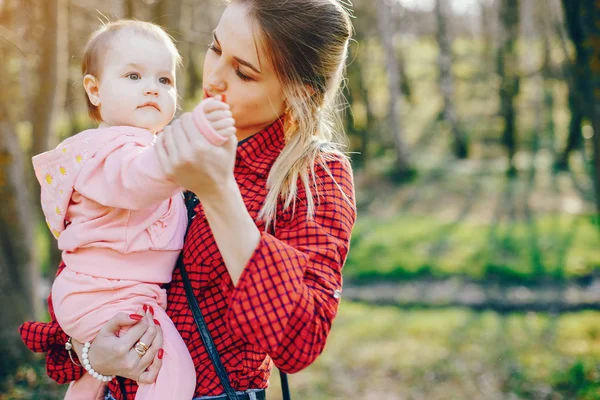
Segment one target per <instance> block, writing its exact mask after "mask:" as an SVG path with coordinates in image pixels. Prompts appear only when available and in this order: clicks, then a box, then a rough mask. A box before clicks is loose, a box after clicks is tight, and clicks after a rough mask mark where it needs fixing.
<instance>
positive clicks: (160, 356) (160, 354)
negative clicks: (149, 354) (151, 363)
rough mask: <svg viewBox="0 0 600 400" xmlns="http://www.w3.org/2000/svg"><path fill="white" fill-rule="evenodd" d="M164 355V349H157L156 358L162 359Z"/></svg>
mask: <svg viewBox="0 0 600 400" xmlns="http://www.w3.org/2000/svg"><path fill="white" fill-rule="evenodd" d="M164 355H165V351H164V350H163V349H159V350H158V359H159V360H162V358H163V356H164Z"/></svg>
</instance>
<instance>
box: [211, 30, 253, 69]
mask: <svg viewBox="0 0 600 400" xmlns="http://www.w3.org/2000/svg"><path fill="white" fill-rule="evenodd" d="M212 34H213V38H214V39H215V42H217V44H218V45H219V47H220V46H221V42H219V39H218V38H217V32H216V31H213V33H212ZM233 59H234V60H236V61H237V62H239V63H240V64H242V65H244V66H246V67H248V68H250V69H251V70H253V71H254V72H256V73H257V74H260V73H261V72H260V71H259V70H258V68H256V67H255V66H254V65H252V64H251V63H249V62H248V61H246V60H243V59H241V58H239V57H236V56H233Z"/></svg>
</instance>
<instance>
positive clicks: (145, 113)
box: [33, 21, 235, 400]
mask: <svg viewBox="0 0 600 400" xmlns="http://www.w3.org/2000/svg"><path fill="white" fill-rule="evenodd" d="M179 63H180V55H179V53H178V51H177V49H176V48H175V45H174V43H173V41H172V40H171V38H170V37H169V35H168V34H167V33H166V32H165V31H163V30H162V29H161V28H160V27H158V26H156V25H154V24H151V23H147V22H140V21H117V22H113V23H109V24H106V25H104V26H103V27H102V28H100V29H99V30H98V31H96V32H95V33H94V34H93V35H92V37H91V38H90V40H89V42H88V43H87V45H86V47H85V50H84V57H83V63H82V70H83V74H84V78H83V85H84V88H85V91H86V93H87V99H88V110H89V113H90V116H91V117H92V118H93V119H94V120H95V121H96V122H99V127H98V128H97V129H90V130H86V131H84V132H81V133H79V134H77V135H75V136H73V137H70V138H68V139H67V140H65V141H64V142H62V143H61V144H59V145H58V147H57V148H56V149H54V150H51V151H48V152H46V153H43V154H40V155H38V156H35V157H34V158H33V165H34V169H35V173H36V176H37V179H38V180H39V182H40V184H41V187H42V188H41V193H42V195H41V200H42V208H43V211H44V214H45V216H46V221H47V223H48V226H49V228H50V230H51V231H52V233H53V234H54V236H55V237H56V238H57V239H58V247H59V248H60V249H61V250H62V257H63V261H64V262H65V264H66V268H65V269H64V271H63V272H62V273H61V274H60V275H58V277H57V278H56V280H55V281H54V284H53V286H52V298H53V305H54V311H55V314H56V318H57V320H58V322H59V324H60V325H61V327H62V328H63V330H64V331H65V332H66V333H67V334H68V335H70V336H71V337H73V338H74V339H76V340H78V341H80V342H82V343H85V346H84V350H83V356H82V362H83V364H84V367H85V368H86V370H87V371H88V373H87V374H85V375H84V376H83V377H82V378H81V379H79V380H78V381H75V382H72V383H71V386H70V387H69V389H68V391H67V394H66V397H65V398H66V399H95V398H97V397H98V394H99V392H101V391H102V390H103V387H104V385H105V382H108V381H109V380H111V379H112V378H114V377H112V376H103V375H101V374H99V373H98V372H96V371H94V369H93V367H92V365H91V364H93V359H92V360H90V359H88V358H87V349H88V348H89V346H90V344H89V342H91V341H92V340H93V339H94V338H95V336H96V335H97V333H98V331H99V330H100V328H101V327H102V326H103V325H104V324H105V323H106V321H107V320H108V319H110V318H112V317H113V316H114V315H115V314H116V313H119V312H124V313H128V314H134V313H137V312H138V311H139V310H142V309H143V310H150V311H151V312H152V313H153V314H154V318H155V320H156V321H158V322H157V323H158V324H159V325H160V326H161V328H162V331H163V334H164V345H163V349H164V352H163V351H159V353H158V357H159V358H160V357H162V360H163V365H162V368H161V370H160V372H159V374H158V377H157V379H156V382H155V383H154V384H152V385H140V387H139V389H138V392H137V396H136V399H185V400H189V399H191V398H192V397H193V394H194V391H195V387H196V371H195V367H194V364H193V362H192V358H191V356H190V354H189V352H188V349H187V347H186V345H185V343H184V342H183V340H182V338H181V336H180V335H179V333H178V332H177V329H175V326H174V325H173V322H172V321H171V320H170V319H169V317H168V316H167V314H166V313H165V308H166V292H165V290H164V289H162V288H161V286H160V285H161V284H164V283H167V282H169V281H170V280H171V276H172V273H173V268H174V265H175V262H176V260H177V257H178V255H179V252H180V250H181V249H182V246H183V239H184V235H185V232H186V225H187V211H186V207H185V204H184V202H183V196H182V193H181V192H182V188H181V187H178V186H177V185H175V184H174V183H173V182H172V181H170V180H169V179H167V178H166V176H165V174H164V172H163V171H162V169H161V166H160V164H159V162H158V159H157V155H156V151H155V147H154V146H153V140H154V135H155V134H157V133H159V132H161V131H162V129H163V128H164V127H165V126H166V125H167V124H169V122H170V121H171V120H172V118H173V116H174V114H175V109H176V103H177V90H176V86H175V72H176V69H177V66H178V64H179ZM227 110H229V106H228V105H227V104H225V103H223V102H221V101H220V100H218V99H217V98H208V99H206V100H204V101H202V102H201V103H200V104H199V105H198V107H196V109H195V110H194V113H193V115H194V119H195V121H196V123H197V125H198V128H199V130H200V131H201V132H202V133H203V134H204V136H205V137H206V138H207V140H209V141H210V142H211V143H212V144H214V145H222V144H223V143H224V142H226V141H227V140H228V139H229V137H230V136H232V135H233V134H234V133H235V128H234V127H233V120H232V119H230V118H227V117H223V115H226V116H229V117H230V116H231V113H230V112H229V111H227ZM223 111H225V112H224V113H223ZM216 122H219V124H218V126H219V127H220V129H216V126H213V124H215V123H216ZM150 345H151V343H142V342H138V343H137V344H136V346H135V350H136V351H137V352H138V354H140V357H142V356H143V355H144V354H145V353H146V351H147V350H148V347H149V346H150Z"/></svg>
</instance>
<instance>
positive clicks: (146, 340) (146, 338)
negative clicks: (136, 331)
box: [134, 312, 156, 348]
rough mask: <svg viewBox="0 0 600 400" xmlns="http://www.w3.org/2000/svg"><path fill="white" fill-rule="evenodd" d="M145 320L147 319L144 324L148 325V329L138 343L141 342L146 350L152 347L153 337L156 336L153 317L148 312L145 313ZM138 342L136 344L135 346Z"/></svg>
mask: <svg viewBox="0 0 600 400" xmlns="http://www.w3.org/2000/svg"><path fill="white" fill-rule="evenodd" d="M145 318H147V319H146V322H147V324H148V329H146V332H144V334H143V335H142V336H141V337H140V339H139V340H138V342H142V343H143V344H145V345H146V346H147V347H148V348H150V346H152V342H153V341H154V337H155V336H156V324H155V323H154V321H153V319H154V316H153V315H152V314H151V313H150V312H146V315H145ZM138 342H136V344H137V343H138ZM134 346H135V345H134Z"/></svg>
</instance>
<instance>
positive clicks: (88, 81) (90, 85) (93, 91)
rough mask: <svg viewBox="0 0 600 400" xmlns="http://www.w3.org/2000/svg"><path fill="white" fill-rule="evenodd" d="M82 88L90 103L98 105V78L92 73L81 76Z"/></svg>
mask: <svg viewBox="0 0 600 400" xmlns="http://www.w3.org/2000/svg"><path fill="white" fill-rule="evenodd" d="M83 88H84V89H85V92H86V93H87V96H88V99H90V103H92V104H93V105H95V106H96V107H98V106H99V105H100V96H99V94H98V79H96V77H95V76H94V75H90V74H87V75H86V76H84V77H83Z"/></svg>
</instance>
